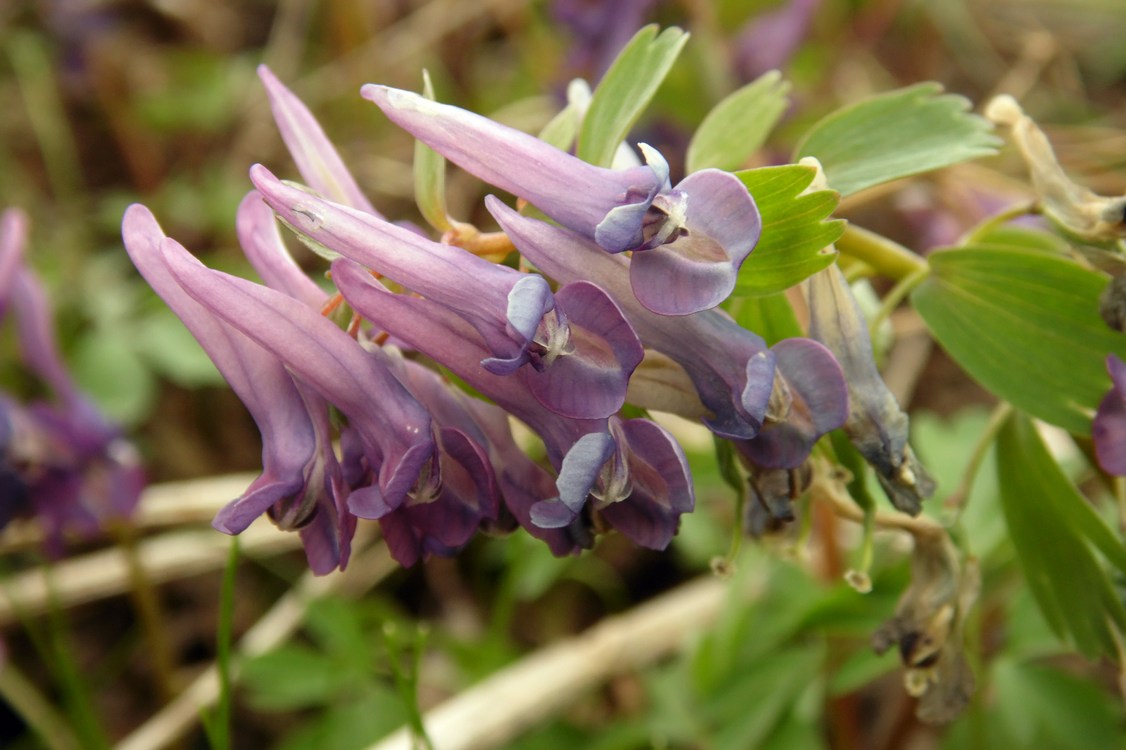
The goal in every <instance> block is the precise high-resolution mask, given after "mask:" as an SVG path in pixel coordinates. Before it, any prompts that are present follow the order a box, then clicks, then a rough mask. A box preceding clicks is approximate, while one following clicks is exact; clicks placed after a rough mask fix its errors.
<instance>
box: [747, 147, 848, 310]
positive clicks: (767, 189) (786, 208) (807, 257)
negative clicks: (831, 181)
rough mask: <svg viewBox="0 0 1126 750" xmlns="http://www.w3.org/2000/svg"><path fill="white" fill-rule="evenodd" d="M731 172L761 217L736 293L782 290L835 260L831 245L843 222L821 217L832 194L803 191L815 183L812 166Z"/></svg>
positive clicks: (831, 205) (831, 201)
mask: <svg viewBox="0 0 1126 750" xmlns="http://www.w3.org/2000/svg"><path fill="white" fill-rule="evenodd" d="M734 174H735V176H736V177H738V178H739V179H740V180H742V182H743V184H744V185H746V186H747V190H749V191H750V193H751V196H752V197H754V199H755V204H756V205H757V206H758V210H759V213H761V214H762V237H761V238H760V239H759V241H758V244H757V245H756V246H755V249H754V251H753V252H752V253H751V254H750V255H749V256H748V257H747V260H746V261H745V262H744V263H743V267H742V269H740V271H739V280H738V282H737V285H736V287H735V294H736V295H740V294H742V295H764V294H774V293H776V292H781V291H784V290H786V289H788V288H790V287H791V286H793V285H794V284H797V283H798V282H800V281H802V280H803V279H806V278H808V277H809V276H812V275H813V274H815V273H817V272H818V271H820V270H821V269H822V268H825V267H827V266H828V265H829V264H831V263H832V262H833V260H834V259H835V258H836V257H837V254H836V251H835V250H833V249H832V248H830V247H829V246H830V245H832V244H833V243H834V242H836V241H837V238H839V237H840V236H841V233H842V232H844V222H843V221H841V220H839V219H834V220H831V221H825V219H826V218H827V217H828V216H829V215H830V214H832V213H833V209H835V208H836V207H837V203H838V200H839V197H838V195H837V193H835V192H834V191H832V190H817V191H814V192H812V193H803V192H802V191H804V190H805V189H806V188H807V187H809V185H810V183H811V182H813V178H814V176H815V175H816V170H815V169H814V168H813V167H807V166H804V165H801V164H788V165H785V166H780V167H761V168H759V169H747V170H743V171H741V172H735V173H734Z"/></svg>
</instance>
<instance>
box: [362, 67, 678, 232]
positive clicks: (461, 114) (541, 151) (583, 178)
mask: <svg viewBox="0 0 1126 750" xmlns="http://www.w3.org/2000/svg"><path fill="white" fill-rule="evenodd" d="M360 94H361V96H363V97H364V98H365V99H369V100H371V101H373V102H375V104H377V105H378V106H379V108H380V109H382V110H383V113H384V114H385V115H387V117H389V118H390V119H391V120H392V121H393V122H395V123H396V124H397V125H399V127H401V128H403V129H404V130H406V131H407V132H409V133H410V134H411V135H413V136H414V137H415V138H417V139H419V140H420V141H422V142H423V143H425V144H426V145H428V146H430V148H432V149H434V150H435V151H437V152H438V153H440V154H441V155H442V156H444V157H446V158H447V159H449V160H450V161H452V162H453V163H454V164H457V165H458V166H460V167H461V168H462V169H464V170H466V171H467V172H469V173H470V174H473V175H475V176H477V177H479V178H480V179H482V180H484V181H485V182H487V183H489V184H490V185H495V186H497V187H499V188H501V189H502V190H505V191H507V192H509V193H512V194H513V195H516V196H519V197H521V198H524V199H525V200H528V201H530V202H531V203H533V204H534V205H535V206H536V207H537V208H539V209H540V210H541V211H543V212H544V213H545V214H547V215H548V216H550V217H551V218H553V219H555V220H556V221H558V222H559V223H561V224H563V225H565V226H567V227H570V228H571V229H573V230H575V231H577V232H580V233H582V234H583V235H585V236H587V237H591V238H593V237H594V236H595V231H596V227H598V226H599V225H600V224H601V222H602V221H603V220H604V219H605V218H606V217H607V215H608V213H609V212H610V211H612V210H614V209H615V208H616V207H619V206H629V205H630V204H638V205H642V206H644V207H645V208H648V205H649V201H651V200H652V198H653V195H654V193H655V192H656V191H657V190H659V189H660V187H661V186H662V184H663V180H662V178H661V177H660V176H658V175H657V174H656V173H655V172H654V170H653V169H651V168H650V167H635V168H633V169H627V170H612V169H604V168H602V167H596V166H594V165H592V164H588V163H586V162H584V161H582V160H581V159H578V158H576V157H574V156H571V155H570V154H567V153H565V152H563V151H560V150H559V149H557V148H555V147H554V146H552V145H549V144H547V143H545V142H543V141H541V140H540V139H538V138H536V137H534V136H531V135H528V134H527V133H523V132H521V131H519V130H515V129H513V128H510V127H507V126H505V125H501V124H500V123H497V122H493V121H492V120H489V119H487V118H485V117H482V116H480V115H477V114H474V113H472V112H469V111H466V110H464V109H460V108H458V107H452V106H450V105H448V104H439V103H438V102H434V101H431V100H429V99H427V98H425V97H423V96H419V95H418V94H414V93H411V92H409V91H402V90H400V89H393V88H388V87H387V86H378V85H375V84H367V85H365V86H364V87H363V88H361V89H360ZM633 210H634V211H636V209H633ZM643 214H644V211H642V215H641V216H638V217H636V225H637V227H638V229H639V228H640V224H641V218H642V216H643ZM623 226H624V225H623ZM626 234H627V235H633V234H634V232H633V231H632V230H630V231H626ZM615 236H617V233H615ZM614 244H620V243H618V242H617V241H615V243H614ZM606 249H608V250H611V252H620V251H621V250H624V249H628V248H625V247H621V248H619V249H617V250H615V249H614V248H613V247H607V248H606Z"/></svg>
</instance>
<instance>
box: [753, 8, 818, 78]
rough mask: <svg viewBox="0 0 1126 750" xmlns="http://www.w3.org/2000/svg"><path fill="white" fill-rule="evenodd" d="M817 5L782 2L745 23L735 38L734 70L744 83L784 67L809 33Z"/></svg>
mask: <svg viewBox="0 0 1126 750" xmlns="http://www.w3.org/2000/svg"><path fill="white" fill-rule="evenodd" d="M820 5H821V0H785V2H783V4H782V5H780V6H779V7H778V8H776V9H774V10H771V11H769V12H767V13H759V14H756V15H755V16H753V17H752V18H751V19H750V20H749V21H747V23H746V25H744V26H743V28H742V29H741V30H740V31H739V33H738V34H737V35H736V37H735V68H736V70H737V71H738V72H739V74H740V76H741V77H742V78H743V80H746V81H753V80H755V79H756V78H758V77H759V76H761V75H762V74H763V73H766V72H768V71H771V70H780V69H782V68H783V67H785V66H786V64H787V63H789V62H790V58H791V57H793V55H794V53H795V52H796V51H797V49H798V47H800V46H801V43H802V42H803V41H804V40H805V37H806V35H807V34H808V33H809V27H810V26H811V25H812V23H813V16H814V15H815V14H816V13H817V9H818V7H819V6H820Z"/></svg>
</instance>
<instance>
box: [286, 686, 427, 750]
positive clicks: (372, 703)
mask: <svg viewBox="0 0 1126 750" xmlns="http://www.w3.org/2000/svg"><path fill="white" fill-rule="evenodd" d="M405 719H406V715H405V713H404V712H403V709H402V706H401V705H400V702H399V700H398V697H397V696H396V695H395V694H394V693H393V692H392V691H390V690H388V689H386V688H384V687H382V686H380V685H365V686H363V688H362V689H361V690H360V691H359V692H358V694H355V695H348V696H347V697H346V698H344V699H342V700H340V701H339V702H336V703H333V704H332V705H330V706H329V707H328V708H327V710H325V711H324V712H323V713H321V714H318V715H317V717H316V718H315V719H312V720H310V721H309V722H307V723H306V724H303V725H301V726H300V727H299V728H298V729H296V730H288V731H285V732H282V733H281V741H280V743H279V744H277V745H276V746H275V748H276V750H361V749H362V748H365V747H370V746H371V745H372V744H373V743H374V742H375V741H376V740H378V739H379V738H380V737H384V736H386V735H388V734H390V733H391V732H393V731H394V730H395V729H397V728H399V727H400V726H402V724H403V721H404V720H405Z"/></svg>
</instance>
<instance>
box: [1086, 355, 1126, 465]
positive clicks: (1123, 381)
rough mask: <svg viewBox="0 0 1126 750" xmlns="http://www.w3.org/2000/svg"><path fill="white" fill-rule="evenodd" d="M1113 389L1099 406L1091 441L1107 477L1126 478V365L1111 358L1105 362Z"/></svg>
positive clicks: (1109, 356)
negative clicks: (1111, 475)
mask: <svg viewBox="0 0 1126 750" xmlns="http://www.w3.org/2000/svg"><path fill="white" fill-rule="evenodd" d="M1106 369H1107V372H1109V373H1110V381H1111V383H1112V387H1111V389H1110V391H1109V392H1108V393H1107V394H1106V396H1104V397H1103V400H1102V401H1101V402H1099V409H1098V411H1097V412H1096V413H1095V421H1094V423H1093V424H1092V425H1091V437H1092V438H1093V439H1094V441H1095V456H1096V457H1097V458H1098V460H1099V466H1101V467H1102V470H1103V471H1105V472H1106V473H1107V474H1114V475H1116V476H1126V364H1124V363H1123V362H1122V360H1121V359H1119V358H1118V357H1116V356H1115V355H1113V354H1108V355H1107V358H1106Z"/></svg>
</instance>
